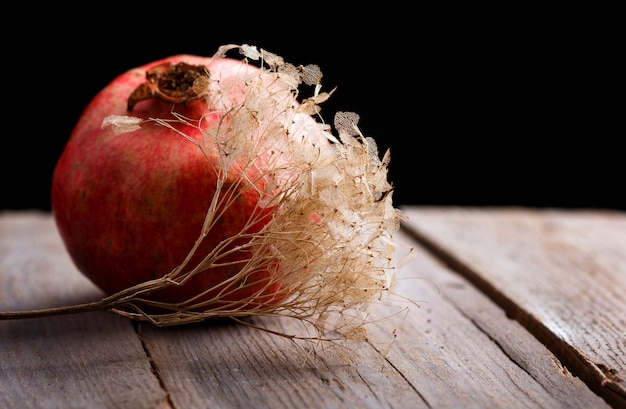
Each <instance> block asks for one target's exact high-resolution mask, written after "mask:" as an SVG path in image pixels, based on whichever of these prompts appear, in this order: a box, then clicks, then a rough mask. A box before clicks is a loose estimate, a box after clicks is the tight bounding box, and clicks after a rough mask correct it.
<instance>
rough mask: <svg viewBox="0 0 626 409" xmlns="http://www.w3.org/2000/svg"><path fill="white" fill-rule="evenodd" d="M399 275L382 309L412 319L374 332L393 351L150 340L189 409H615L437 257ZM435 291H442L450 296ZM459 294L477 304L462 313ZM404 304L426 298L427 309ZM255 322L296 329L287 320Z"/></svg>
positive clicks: (222, 331)
mask: <svg viewBox="0 0 626 409" xmlns="http://www.w3.org/2000/svg"><path fill="white" fill-rule="evenodd" d="M407 240H408V239H407ZM399 279H400V281H399V283H398V286H397V289H396V291H395V292H396V293H397V294H396V296H395V297H394V299H391V300H388V301H387V303H388V304H389V305H387V306H384V305H383V304H381V305H378V306H377V307H376V308H375V309H374V310H373V313H374V314H376V316H377V317H380V318H383V317H388V316H390V314H395V313H398V312H399V311H402V310H403V309H406V308H409V311H408V314H406V315H397V317H396V319H389V320H382V321H381V322H380V323H379V324H378V325H370V326H369V332H370V335H371V336H372V338H374V339H377V340H385V339H389V338H388V337H389V335H390V334H392V332H393V331H394V329H395V330H397V337H396V339H395V342H394V343H392V344H391V347H390V348H389V350H388V351H383V350H382V349H380V348H381V345H379V344H374V345H371V344H368V343H348V344H346V345H344V346H343V348H332V347H326V348H325V349H321V350H320V351H318V354H317V355H314V356H310V357H311V359H312V361H307V360H306V354H305V353H304V351H303V350H299V349H298V348H297V347H296V345H294V344H292V343H290V341H288V340H286V339H284V338H281V337H278V336H276V335H271V334H268V333H265V332H261V331H259V330H256V329H252V328H247V327H241V326H233V325H223V326H217V327H215V326H206V325H197V326H190V327H186V328H165V329H164V328H154V327H152V326H147V327H144V329H143V331H142V337H143V338H144V342H145V343H146V346H147V348H148V350H149V351H150V352H151V357H152V359H153V361H154V363H155V366H156V368H157V369H158V370H159V373H160V376H161V379H162V381H163V384H164V385H166V388H167V389H168V390H169V391H170V399H171V400H172V401H173V402H174V403H175V406H180V407H200V406H202V405H203V404H206V403H209V404H210V406H216V407H222V408H245V407H251V406H255V407H267V408H270V407H271V408H292V407H307V408H312V409H313V408H327V407H333V408H420V407H441V408H458V407H463V408H486V407H494V408H496V407H498V408H500V407H502V408H504V407H507V408H508V407H515V408H539V407H541V408H565V407H567V408H581V409H588V408H591V407H593V408H607V407H608V405H607V404H606V403H605V402H604V401H603V400H602V399H601V398H600V397H598V396H597V395H595V394H593V393H592V392H591V391H590V390H589V389H588V388H587V387H586V385H584V384H583V383H582V382H580V380H578V379H577V378H574V377H572V376H571V374H569V373H568V372H567V371H564V370H563V368H562V367H560V366H559V365H558V364H557V363H555V362H556V359H555V358H554V356H553V355H552V354H551V353H550V352H549V351H548V350H547V349H546V348H545V347H544V346H543V345H541V344H540V343H539V342H538V341H537V340H536V339H534V338H533V337H532V336H531V335H530V334H528V332H527V331H525V330H524V329H523V328H522V327H521V326H520V325H519V324H518V323H517V322H515V321H512V320H510V319H508V318H507V317H506V316H505V314H504V313H503V311H502V309H500V308H498V307H496V306H495V305H493V303H491V301H490V300H488V299H487V298H485V297H484V296H483V295H482V294H481V293H480V292H478V291H477V290H476V289H474V288H473V287H472V286H471V285H469V283H467V281H465V280H464V279H461V278H459V277H458V276H456V275H455V274H453V273H451V272H448V271H446V270H445V268H443V266H441V265H439V264H438V263H437V262H436V261H434V260H433V259H432V258H431V256H430V255H428V254H426V253H424V252H419V251H417V257H416V258H414V259H413V261H412V262H411V263H410V264H409V265H408V266H406V267H405V268H404V269H403V270H402V272H401V273H400V275H399ZM434 283H438V284H440V285H445V288H443V289H442V292H441V293H440V292H439V289H438V287H437V286H435V285H434ZM450 287H451V288H452V290H453V291H454V292H455V294H456V295H457V296H460V297H462V298H464V299H467V300H475V301H473V304H471V305H470V304H469V303H468V304H467V305H462V306H461V305H459V304H458V303H457V302H456V301H454V300H452V299H451V294H450V293H449V292H448V288H450ZM442 295H443V296H442ZM401 296H405V297H409V299H411V300H420V301H421V300H424V301H425V302H424V303H423V305H422V306H421V307H420V308H418V307H416V306H414V305H412V304H410V303H406V302H404V301H402V300H403V298H401ZM479 316H482V318H480V319H482V320H486V321H492V322H493V323H494V325H495V327H496V328H497V330H498V331H501V332H502V334H496V337H497V338H496V339H497V340H498V342H499V343H496V342H494V339H493V338H492V337H491V336H490V335H489V334H488V333H487V332H486V330H485V329H484V327H483V326H481V325H478V324H477V323H476V321H475V319H478V318H475V317H479ZM403 317H404V319H402V318H403ZM255 322H256V323H258V324H259V325H262V326H267V327H269V329H272V330H277V331H281V332H283V333H287V334H292V333H296V332H297V325H296V324H295V323H293V322H291V321H288V320H282V319H281V320H277V319H274V318H257V319H255ZM301 346H302V345H301ZM375 346H376V348H379V349H378V350H377V349H376V348H375ZM302 348H306V345H304V346H302ZM319 348H321V346H318V349H319Z"/></svg>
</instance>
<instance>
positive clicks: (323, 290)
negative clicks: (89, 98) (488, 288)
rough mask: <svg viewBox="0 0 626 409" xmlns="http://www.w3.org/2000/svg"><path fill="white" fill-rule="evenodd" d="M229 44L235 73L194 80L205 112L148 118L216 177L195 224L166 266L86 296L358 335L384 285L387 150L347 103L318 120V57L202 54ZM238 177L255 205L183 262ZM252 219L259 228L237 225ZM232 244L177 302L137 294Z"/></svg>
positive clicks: (167, 311) (390, 225)
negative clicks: (295, 61) (215, 277)
mask: <svg viewBox="0 0 626 409" xmlns="http://www.w3.org/2000/svg"><path fill="white" fill-rule="evenodd" d="M231 50H238V51H239V52H240V54H241V55H243V57H244V58H243V59H242V60H241V62H240V63H241V65H242V69H241V75H240V76H233V77H229V78H220V77H219V76H218V77H215V78H214V77H209V76H201V77H200V80H198V81H197V83H194V91H195V92H196V93H197V95H202V96H203V97H204V98H206V101H207V104H208V107H209V108H210V109H209V111H210V112H209V113H208V114H207V116H210V118H211V120H206V121H205V120H202V119H201V120H199V121H198V120H191V119H189V118H186V117H184V116H182V115H180V114H177V113H176V112H172V115H173V116H172V117H168V118H150V119H149V120H148V122H150V123H153V124H154V123H156V124H158V125H161V126H164V127H168V128H170V129H172V130H174V131H176V132H178V133H179V134H180V136H181V138H186V139H187V140H188V141H189V143H192V144H195V145H197V148H198V149H200V150H202V152H204V153H205V154H206V157H207V158H211V160H209V161H208V166H212V167H214V170H215V172H216V174H218V175H219V179H218V182H217V186H216V193H215V195H214V197H213V200H212V202H211V203H210V206H209V207H208V209H207V214H206V218H205V221H204V226H203V230H202V233H201V234H200V235H199V237H198V239H197V241H196V244H195V246H194V247H193V248H192V249H191V250H190V252H189V255H188V257H187V258H186V260H185V261H184V262H183V263H182V264H181V265H179V266H178V267H177V268H176V269H175V270H174V271H172V272H171V273H170V274H168V275H166V276H165V277H162V278H157V279H155V280H152V281H149V282H145V283H141V284H139V285H136V286H133V287H131V288H127V289H125V290H123V291H120V292H118V293H116V294H113V295H111V296H109V297H106V298H105V299H103V300H102V301H101V302H99V303H97V304H98V306H99V307H100V308H103V309H107V310H109V311H113V312H115V313H117V314H120V315H123V316H127V317H131V318H133V319H138V320H148V321H150V322H152V323H154V324H156V325H159V326H165V325H174V324H182V323H187V322H194V321H200V320H204V319H206V318H210V317H230V318H234V319H239V317H244V316H250V315H273V316H286V317H291V318H296V319H299V320H302V321H303V322H304V323H306V324H308V325H309V326H310V327H312V328H313V329H314V330H315V331H316V335H315V336H314V337H313V338H316V339H320V338H321V339H324V338H331V337H332V336H331V334H339V335H340V337H343V338H349V339H361V340H362V339H365V338H366V336H367V334H366V333H365V331H364V330H363V325H364V324H365V323H367V320H368V318H367V316H368V315H367V314H368V311H367V309H368V307H369V306H370V304H371V303H372V302H373V301H376V300H381V299H382V298H383V297H384V296H385V295H386V294H388V293H389V292H390V291H391V290H392V287H393V286H394V277H395V271H396V269H397V268H398V265H395V264H394V260H396V259H397V258H396V257H395V252H396V248H397V243H395V242H394V239H393V233H394V232H395V231H396V230H398V229H399V227H400V221H401V218H402V214H401V213H400V211H399V210H398V209H396V208H394V206H393V203H392V190H393V186H392V185H391V184H390V183H389V182H388V180H387V170H388V165H389V159H390V156H389V152H388V151H387V152H386V153H385V154H384V155H382V157H381V156H380V155H379V152H378V148H377V145H376V142H375V141H374V139H372V138H369V137H364V136H363V135H362V133H361V132H360V131H359V128H358V121H359V116H358V115H357V114H355V113H351V112H338V113H336V115H335V117H334V130H335V132H334V133H333V130H332V128H331V126H329V125H327V124H325V123H324V122H323V121H321V116H320V115H319V112H320V109H319V104H321V103H323V102H324V101H326V100H327V99H328V98H329V97H330V95H331V94H332V91H331V92H322V87H321V78H322V73H321V71H320V69H319V67H318V66H316V65H308V66H295V65H292V64H289V63H287V62H285V61H284V60H283V59H282V58H281V57H279V56H277V55H276V54H273V53H270V52H267V51H265V50H263V49H258V48H256V47H254V46H250V45H227V46H223V47H221V48H220V49H219V50H218V52H217V53H216V54H215V55H214V56H213V58H215V59H218V58H223V57H225V55H226V54H227V53H228V52H230V51H231ZM250 61H257V62H258V67H255V68H258V69H254V70H247V69H245V67H246V65H248V64H251V62H250ZM302 84H305V85H308V86H311V87H312V89H313V92H312V95H311V96H310V97H308V98H302V97H301V95H300V91H299V88H300V87H301V85H302ZM144 91H146V90H144ZM148 91H149V92H153V91H152V90H147V91H146V92H148ZM215 118H218V120H214V119H215ZM145 125H146V119H143V118H135V117H133V116H132V115H129V116H109V117H107V118H105V120H104V122H103V123H102V126H103V127H112V129H113V130H114V132H115V133H117V134H120V133H125V132H131V131H134V130H137V129H139V128H140V127H142V126H145ZM190 126H191V127H193V128H194V129H197V130H199V131H200V132H201V135H202V138H201V140H198V139H197V138H192V137H190V136H189V135H187V134H186V133H185V129H189V127H190ZM247 189H254V190H255V194H256V195H257V196H258V198H259V200H258V203H257V207H258V209H257V210H258V211H254V212H252V215H251V217H250V219H249V220H248V221H247V223H246V226H245V227H244V228H243V229H242V230H241V232H240V233H239V234H237V235H235V236H233V237H229V238H228V239H226V240H224V241H223V242H222V243H220V244H219V245H218V246H216V247H215V248H213V249H212V250H211V251H210V252H209V253H208V254H202V260H201V262H200V263H198V264H195V263H193V264H192V263H191V260H192V258H193V259H194V260H197V254H196V253H197V252H198V251H200V250H199V249H200V248H201V246H200V245H201V243H202V241H203V239H204V238H205V237H207V236H210V235H211V231H212V229H215V228H217V227H216V226H217V224H218V221H219V219H220V215H221V214H222V212H224V211H225V209H228V207H229V206H230V205H231V204H232V203H234V202H236V201H237V200H238V197H239V196H240V195H242V194H243V193H244V192H245V191H246V190H247ZM261 221H262V224H263V227H262V228H261V229H260V230H258V229H250V228H249V227H250V226H255V225H259V224H260V222H261ZM257 230H258V231H257ZM234 249H236V251H237V252H239V253H245V254H248V255H249V256H248V257H247V258H245V259H244V260H238V261H237V265H238V266H239V269H238V271H239V272H238V273H237V274H236V275H235V276H233V277H232V278H230V279H228V280H227V281H226V282H224V283H220V285H219V286H216V287H214V288H207V289H205V290H204V292H203V293H202V294H198V296H197V297H194V298H193V299H188V300H185V301H184V302H177V303H168V302H162V301H155V300H154V299H152V298H150V297H148V296H147V295H148V294H149V293H153V292H154V291H157V290H159V289H163V288H165V287H168V286H180V285H185V283H186V282H187V281H188V280H189V279H190V278H191V277H193V276H194V275H196V274H200V273H201V272H203V271H206V270H208V269H211V268H215V267H217V266H220V265H221V264H223V263H229V262H230V261H227V260H229V258H228V255H229V253H231V252H233V251H235V250H234ZM409 253H410V251H409ZM193 256H196V258H194V257H193ZM268 272H269V278H266V279H264V280H265V281H264V287H263V288H261V289H260V290H258V291H256V292H254V294H253V295H251V296H250V297H249V298H248V299H244V300H239V299H237V300H234V299H233V298H232V297H230V295H232V294H234V292H235V291H237V290H238V289H241V288H242V286H246V285H248V283H250V282H255V281H256V282H257V284H258V280H257V279H255V277H258V276H259V275H262V276H263V277H265V276H266V275H267V273H268ZM270 289H271V290H270Z"/></svg>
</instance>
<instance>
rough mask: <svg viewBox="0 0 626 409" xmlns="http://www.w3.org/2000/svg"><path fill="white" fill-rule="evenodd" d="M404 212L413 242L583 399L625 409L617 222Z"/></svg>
mask: <svg viewBox="0 0 626 409" xmlns="http://www.w3.org/2000/svg"><path fill="white" fill-rule="evenodd" d="M403 210H404V212H405V214H406V216H407V217H408V221H407V223H406V226H407V227H408V229H410V230H411V231H412V233H413V234H414V235H415V236H416V237H418V238H419V239H420V240H421V241H422V242H423V243H425V244H426V245H427V246H429V247H430V248H431V249H432V250H433V251H435V252H436V253H437V254H438V255H439V256H440V257H442V258H443V259H445V260H447V262H449V263H450V264H451V265H452V266H453V268H455V269H456V270H458V271H459V272H461V273H462V274H464V275H465V276H466V277H468V278H469V279H470V280H471V281H472V282H474V283H475V284H476V285H477V286H478V287H480V288H481V289H482V290H483V291H484V292H485V293H486V294H488V295H489V297H490V298H492V299H493V300H495V301H496V302H497V303H499V304H500V305H502V306H503V308H505V309H506V310H507V312H508V314H509V315H510V316H512V317H515V318H516V319H517V320H518V321H519V322H521V323H522V324H523V325H524V326H525V327H526V328H527V329H528V330H529V331H530V332H532V333H533V334H535V335H536V336H537V338H538V339H540V340H541V341H542V342H543V343H545V344H546V346H547V347H548V348H550V349H551V350H552V351H553V352H554V353H555V355H556V356H557V357H558V358H559V359H560V360H561V362H563V364H564V365H565V366H567V367H568V369H569V370H570V371H572V372H573V373H574V374H575V375H577V376H579V377H580V378H581V379H583V380H584V381H585V382H586V383H587V384H588V386H589V387H590V388H591V389H592V390H594V391H595V392H596V393H598V394H599V395H601V396H603V397H604V398H605V399H606V400H607V401H608V402H611V404H612V405H614V406H615V407H626V296H625V294H626V214H624V213H621V212H609V211H582V210H580V211H559V210H543V211H534V210H529V209H517V208H505V209H468V208H445V209H444V208H422V207H407V208H404V209H403ZM482 322H484V323H487V322H488V321H485V320H483V321H482ZM490 333H491V334H495V333H498V332H497V331H495V332H493V331H491V332H490ZM500 333H501V332H500ZM492 336H493V335H492Z"/></svg>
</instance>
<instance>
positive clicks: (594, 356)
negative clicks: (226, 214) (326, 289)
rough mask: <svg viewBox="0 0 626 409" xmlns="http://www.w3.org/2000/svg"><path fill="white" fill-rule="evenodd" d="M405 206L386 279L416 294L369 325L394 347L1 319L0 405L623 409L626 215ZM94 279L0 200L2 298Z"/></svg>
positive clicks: (14, 300) (85, 292) (51, 295)
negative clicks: (398, 250)
mask: <svg viewBox="0 0 626 409" xmlns="http://www.w3.org/2000/svg"><path fill="white" fill-rule="evenodd" d="M404 211H405V213H406V215H407V217H408V219H407V221H406V223H405V226H404V227H405V229H404V230H403V231H402V232H399V233H398V234H397V237H396V238H397V240H398V242H401V243H403V244H408V245H410V246H412V247H413V248H414V252H415V257H414V258H413V259H412V261H411V262H410V263H409V264H408V265H406V266H405V267H403V268H402V269H401V270H400V271H399V272H398V283H397V287H396V288H395V291H394V293H395V294H396V296H395V299H396V300H398V302H400V300H401V299H400V297H401V296H404V297H407V298H409V299H411V300H415V301H417V305H412V304H410V303H401V304H402V306H403V307H408V308H409V309H408V312H407V313H406V314H405V315H398V316H396V317H395V318H398V317H399V318H400V319H388V320H385V319H383V320H381V321H380V323H379V325H376V326H372V327H371V328H368V329H369V331H370V335H371V338H372V339H373V340H375V339H384V338H385V336H387V335H388V334H391V333H393V331H394V330H395V333H396V334H397V336H396V337H395V339H394V342H393V343H392V344H390V345H389V346H387V347H385V346H384V345H382V344H381V343H378V342H374V341H372V342H361V343H356V342H355V343H348V344H344V345H339V346H326V345H323V344H322V345H308V344H306V343H305V344H300V343H294V342H293V341H290V340H288V339H287V338H284V337H280V336H277V335H272V334H270V333H268V332H264V331H260V330H258V329H254V328H250V327H247V326H243V325H241V324H235V323H230V322H220V323H200V324H194V325H186V326H174V327H167V328H157V327H154V326H151V325H150V324H146V323H133V322H131V321H128V320H127V319H125V318H122V317H120V316H117V315H114V314H111V313H107V312H96V313H83V314H75V315H67V316H59V317H48V318H38V319H27V320H9V321H0V350H1V351H2V358H1V359H0V408H6V409H11V408H19V409H22V408H177V409H183V408H184V409H193V408H214V407H215V408H250V407H254V408H272V409H274V408H301V407H302V408H307V409H309V408H310V409H313V408H350V409H352V408H581V409H595V408H611V407H613V408H624V407H626V380H625V379H626V352H625V351H626V296H625V294H626V214H624V213H617V212H614V213H611V212H590V211H557V210H543V211H536V210H529V209H468V208H422V207H407V208H405V209H404ZM101 295H102V294H101V293H100V292H99V291H98V290H97V289H96V288H95V287H94V286H93V285H92V284H91V283H90V282H89V281H87V280H86V279H85V278H84V277H82V276H81V275H80V273H78V271H77V270H76V269H75V267H74V266H73V264H72V262H71V261H70V259H69V257H68V255H67V254H66V252H65V249H64V248H63V246H62V243H61V241H60V238H59V237H58V233H57V231H56V228H55V226H54V223H53V221H52V218H51V216H50V215H49V214H46V213H38V212H4V213H0V310H2V311H15V310H24V309H32V308H44V307H51V306H62V305H68V304H75V303H80V302H86V301H92V300H96V299H98V298H99V297H100V296H101ZM394 311H398V303H396V302H392V301H391V300H390V301H388V302H386V303H381V304H380V305H376V306H375V310H374V313H375V314H377V315H378V316H380V317H386V316H388V315H389V314H391V313H393V312H394ZM374 316H376V315H374ZM252 323H256V324H260V325H263V326H265V327H267V328H270V329H275V330H279V331H281V332H285V333H290V332H291V331H295V329H296V327H297V323H294V322H292V321H290V320H288V319H282V318H281V319H278V318H255V319H254V320H252Z"/></svg>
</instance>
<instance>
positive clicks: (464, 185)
mask: <svg viewBox="0 0 626 409" xmlns="http://www.w3.org/2000/svg"><path fill="white" fill-rule="evenodd" d="M175 6H176V5H175V4H172V5H170V8H169V9H158V10H149V9H148V8H149V5H148V4H145V5H142V6H141V8H140V9H138V10H129V9H128V7H124V8H116V7H115V6H114V5H108V6H107V7H106V10H103V8H102V7H99V8H94V10H92V11H85V10H73V11H71V12H69V11H68V13H67V14H64V13H63V11H62V10H58V9H55V10H52V9H50V10H44V9H37V10H36V11H37V13H35V14H37V15H39V16H40V17H38V18H39V20H35V18H36V17H35V16H34V15H33V14H31V13H28V12H24V13H18V14H16V15H15V16H13V17H14V19H15V24H17V25H15V24H14V26H15V27H19V29H15V28H11V29H10V30H11V31H7V30H9V28H8V27H6V26H5V27H4V28H2V31H3V33H2V34H3V37H4V38H5V47H4V50H5V51H4V52H5V58H3V84H4V93H5V95H4V104H3V106H4V107H5V108H4V115H3V117H4V121H3V122H4V126H3V132H2V137H3V143H2V145H1V146H2V148H1V149H2V164H1V165H0V166H1V168H0V175H1V177H2V193H1V196H0V209H31V208H38V209H43V210H49V206H50V203H49V190H50V180H51V177H52V171H53V168H54V164H55V162H56V160H57V158H58V157H59V155H60V154H61V151H62V149H63V146H64V144H65V142H66V140H67V138H68V136H69V134H70V132H71V130H72V128H73V126H74V124H75V122H76V121H77V119H78V117H79V116H80V114H81V112H82V110H83V108H84V107H85V106H86V105H87V103H88V102H89V100H90V99H91V98H92V97H93V96H94V95H95V94H96V93H97V92H98V91H99V90H100V89H101V88H102V87H104V86H105V85H106V84H107V83H108V82H110V81H111V80H112V79H113V78H114V77H115V76H117V75H118V74H120V73H122V72H123V71H126V70H128V69H130V68H133V67H135V66H139V65H142V64H144V63H147V62H150V61H152V60H155V59H158V58H163V57H166V56H169V55H173V54H179V53H191V54H200V55H211V54H213V53H214V52H215V51H216V50H217V48H218V47H219V46H220V45H222V44H227V43H236V44H242V43H246V44H253V45H256V46H258V47H260V48H264V49H267V50H268V51H272V52H275V53H277V54H279V55H282V56H283V57H284V58H285V59H286V60H287V61H290V62H292V63H294V64H310V63H315V64H317V65H319V66H320V67H321V69H322V72H323V73H324V77H323V80H322V83H323V86H324V89H325V90H330V89H332V88H334V87H337V91H336V92H335V94H333V96H332V97H331V99H330V100H329V101H328V102H326V103H324V104H323V105H322V115H323V116H324V118H325V119H326V120H327V121H329V120H331V119H332V116H333V114H334V113H335V112H336V111H353V112H356V113H358V114H359V115H360V117H361V122H360V128H361V130H362V131H363V133H364V134H366V135H367V136H372V137H374V138H375V139H376V140H377V142H378V144H379V146H380V148H381V150H385V149H390V150H391V158H392V160H391V167H390V173H389V178H390V180H391V181H392V182H393V184H394V185H395V193H394V199H395V202H396V204H398V205H404V204H418V205H443V206H446V205H472V206H500V205H504V206H509V205H516V206H518V205H519V206H532V207H589V208H591V207H593V208H614V209H621V210H626V198H625V197H624V196H625V195H624V176H626V172H625V167H624V149H625V148H624V147H623V145H624V140H625V136H626V132H625V130H626V126H625V124H624V122H625V119H626V118H625V109H624V108H625V107H626V103H625V101H626V80H625V78H624V76H625V73H626V60H625V59H626V55H625V45H626V35H625V34H626V31H625V29H624V23H623V22H624V15H623V14H621V13H617V12H615V11H612V10H602V11H600V12H597V13H591V12H589V10H581V11H580V12H579V13H575V14H574V15H572V14H567V13H565V12H564V11H562V10H561V11H558V12H556V13H550V14H547V13H546V12H545V10H529V11H528V10H527V11H525V12H521V11H520V10H509V11H506V12H499V11H498V10H486V11H484V12H483V11H479V10H473V11H472V13H471V14H466V13H465V12H459V13H458V14H456V15H455V17H454V18H453V17H452V16H451V15H450V13H448V12H444V13H440V14H437V15H433V14H430V12H427V11H425V10H421V9H419V8H417V9H415V7H411V8H407V9H400V8H397V7H391V5H386V6H387V7H388V8H387V9H382V8H381V7H382V6H383V5H380V4H378V5H376V8H372V9H371V10H367V9H363V8H361V9H360V10H351V12H349V13H347V14H345V15H343V14H342V15H338V14H337V12H336V11H334V10H324V9H318V8H315V7H314V6H313V5H311V7H310V8H307V9H304V10H303V11H298V10H295V9H293V7H292V6H286V8H284V9H282V10H283V11H281V12H279V11H276V10H278V6H272V7H275V8H276V10H267V8H270V6H269V5H263V4H260V3H259V4H258V5H255V6H245V7H244V6H243V5H238V4H229V5H223V8H224V9H223V10H221V9H217V8H215V7H214V6H212V5H207V6H193V7H191V6H189V5H184V9H182V10H180V9H176V8H173V7H175ZM180 6H183V5H182V4H181V5H180ZM180 6H178V7H180ZM48 13H50V14H48ZM54 13H56V17H52V16H53V15H54ZM72 13H73V14H72ZM76 13H78V14H76ZM489 13H491V14H489ZM494 13H495V14H494ZM47 15H50V16H51V17H50V18H42V17H41V16H47ZM13 17H11V16H7V17H6V20H7V21H8V20H12V19H13Z"/></svg>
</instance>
